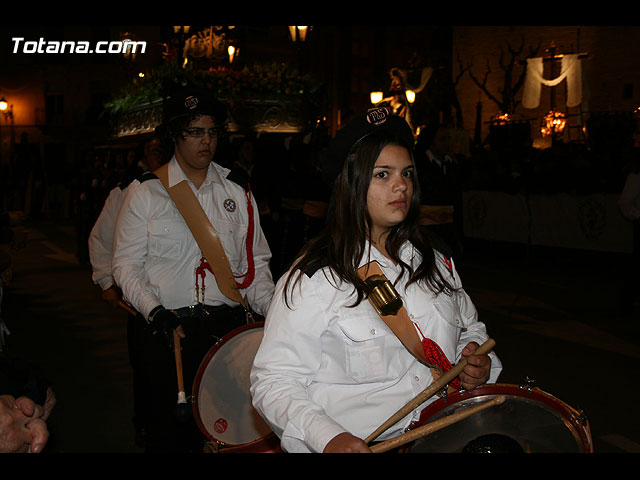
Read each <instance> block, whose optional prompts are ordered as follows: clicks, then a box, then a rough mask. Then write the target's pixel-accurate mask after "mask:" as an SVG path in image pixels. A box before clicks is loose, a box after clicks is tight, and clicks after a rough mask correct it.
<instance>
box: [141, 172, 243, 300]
mask: <svg viewBox="0 0 640 480" xmlns="http://www.w3.org/2000/svg"><path fill="white" fill-rule="evenodd" d="M153 173H154V174H155V175H156V176H157V177H158V178H159V179H160V181H161V182H162V184H163V185H164V187H165V188H166V189H167V192H169V195H170V196H171V199H172V200H173V202H174V203H175V204H176V207H178V210H179V211H180V214H181V215H182V217H183V218H184V220H185V222H187V226H188V227H189V230H191V233H192V234H193V236H194V238H195V239H196V242H197V243H198V246H199V247H200V250H202V253H203V255H204V256H205V258H206V259H207V262H208V263H209V265H210V266H211V268H212V269H213V274H214V276H215V279H216V283H217V284H218V288H219V289H220V291H221V292H222V293H223V294H224V295H225V296H226V297H228V298H229V299H231V300H233V301H235V302H238V303H239V304H241V305H242V306H243V307H244V308H245V310H247V311H248V310H249V306H248V303H247V299H246V298H245V297H243V296H242V295H241V294H240V291H239V290H238V286H237V284H236V281H235V278H234V276H233V272H232V270H231V266H230V265H229V259H228V258H227V255H226V253H225V251H224V248H223V247H222V243H221V242H220V238H219V237H218V234H217V233H216V231H215V229H214V228H213V225H212V224H211V222H210V221H209V217H207V214H206V213H205V211H204V210H203V209H202V206H201V205H200V202H198V199H197V198H196V196H195V195H194V194H193V190H191V187H190V186H189V184H188V183H187V181H186V180H183V181H181V182H179V183H177V184H176V185H174V186H173V187H170V186H169V164H168V163H165V164H164V165H163V166H162V167H160V168H159V169H158V170H156V171H155V172H153Z"/></svg>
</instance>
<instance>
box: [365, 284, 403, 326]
mask: <svg viewBox="0 0 640 480" xmlns="http://www.w3.org/2000/svg"><path fill="white" fill-rule="evenodd" d="M365 283H366V284H367V286H368V287H369V295H368V298H369V302H371V305H373V308H374V309H375V310H376V312H378V315H381V316H383V317H384V316H387V315H396V314H397V313H398V310H400V307H402V298H400V295H399V294H398V292H397V291H396V289H395V287H394V286H393V285H392V284H391V282H390V281H389V280H388V279H387V278H386V277H384V276H383V275H372V276H370V277H369V278H367V279H366V280H365Z"/></svg>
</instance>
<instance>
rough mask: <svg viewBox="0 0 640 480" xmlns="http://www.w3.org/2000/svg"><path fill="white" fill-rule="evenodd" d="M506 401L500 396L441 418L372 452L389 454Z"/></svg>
mask: <svg viewBox="0 0 640 480" xmlns="http://www.w3.org/2000/svg"><path fill="white" fill-rule="evenodd" d="M504 401H505V397H504V396H499V397H496V398H494V399H492V400H489V401H488V402H484V403H482V404H480V405H477V406H475V407H470V408H466V409H464V410H462V411H460V412H457V413H453V414H451V415H448V416H446V417H444V418H440V419H438V420H435V421H433V422H431V423H427V424H426V425H423V426H421V427H418V428H416V429H415V430H409V431H408V432H406V433H403V434H401V435H398V436H397V437H394V438H391V439H389V440H386V441H384V442H381V443H379V444H377V445H373V446H372V447H371V451H372V452H373V453H383V452H388V451H389V450H392V449H394V448H397V447H401V446H402V445H405V444H407V443H409V442H412V441H414V440H417V439H418V438H422V437H425V436H427V435H429V434H431V433H433V432H437V431H438V430H442V429H443V428H445V427H448V426H449V425H453V424H454V423H456V422H459V421H460V420H463V419H465V418H467V417H470V416H471V415H474V414H476V413H478V412H480V411H482V410H485V409H487V408H489V407H493V406H494V405H500V404H501V403H503V402H504Z"/></svg>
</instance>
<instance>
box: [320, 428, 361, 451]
mask: <svg viewBox="0 0 640 480" xmlns="http://www.w3.org/2000/svg"><path fill="white" fill-rule="evenodd" d="M324 453H371V449H370V448H369V446H368V445H367V444H366V443H364V440H362V439H361V438H358V437H355V436H353V435H351V434H350V433H347V432H343V433H340V434H338V435H336V436H335V437H333V438H332V439H331V440H330V441H329V443H327V445H326V446H325V448H324Z"/></svg>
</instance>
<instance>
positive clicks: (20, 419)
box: [0, 395, 49, 453]
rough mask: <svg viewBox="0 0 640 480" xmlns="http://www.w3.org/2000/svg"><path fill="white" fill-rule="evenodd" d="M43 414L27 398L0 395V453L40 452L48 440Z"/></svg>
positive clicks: (39, 408) (40, 408) (39, 407)
mask: <svg viewBox="0 0 640 480" xmlns="http://www.w3.org/2000/svg"><path fill="white" fill-rule="evenodd" d="M43 414H44V410H43V408H42V407H41V406H40V405H36V404H35V403H34V402H33V401H32V400H31V399H29V398H27V397H19V398H17V399H14V398H13V397H12V396H11V395H0V452H1V453H39V452H41V451H42V449H43V448H44V446H45V444H46V443H47V440H48V439H49V430H48V428H47V424H46V422H45V421H44V420H43V419H42V416H43Z"/></svg>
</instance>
